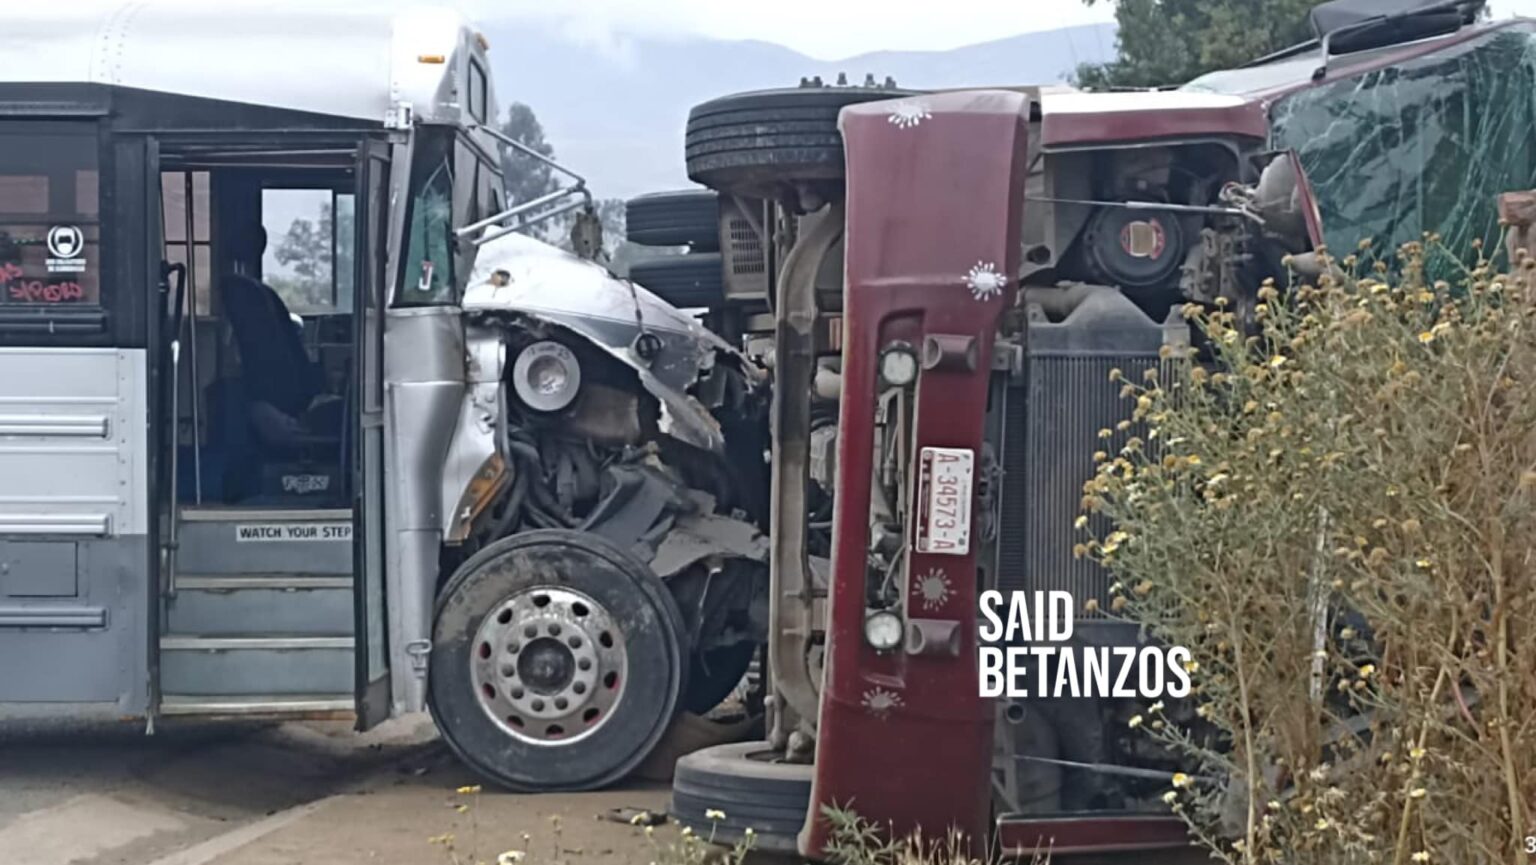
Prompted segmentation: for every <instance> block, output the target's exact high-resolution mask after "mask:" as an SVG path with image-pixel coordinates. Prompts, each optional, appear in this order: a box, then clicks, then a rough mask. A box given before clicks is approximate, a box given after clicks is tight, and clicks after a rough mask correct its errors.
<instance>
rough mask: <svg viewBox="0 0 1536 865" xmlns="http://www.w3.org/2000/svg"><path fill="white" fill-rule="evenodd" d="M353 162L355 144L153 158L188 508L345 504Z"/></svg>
mask: <svg viewBox="0 0 1536 865" xmlns="http://www.w3.org/2000/svg"><path fill="white" fill-rule="evenodd" d="M328 156H329V157H331V158H329V159H328V158H327V157H328ZM253 163H254V164H253ZM354 164H355V152H354V151H352V150H350V149H348V150H345V151H335V152H334V153H331V154H327V153H326V152H324V151H318V152H314V151H312V152H308V153H294V154H281V153H241V154H238V155H236V154H220V153H217V152H207V151H203V152H199V151H188V152H185V153H176V152H167V153H164V154H163V155H162V170H161V175H160V176H161V215H162V224H161V237H162V238H163V246H164V251H163V254H162V256H161V257H162V259H163V260H164V261H165V262H167V264H168V265H170V267H169V268H167V287H168V288H169V290H168V291H167V292H166V293H167V298H166V301H167V305H168V311H167V320H168V321H170V322H172V323H173V325H172V332H174V333H176V334H177V340H178V349H177V352H176V353H177V357H176V360H175V366H176V367H177V380H176V389H177V393H176V394H175V396H174V398H173V399H172V400H171V401H170V404H171V405H172V406H174V410H175V413H176V424H175V427H174V428H175V430H176V433H175V435H176V439H177V459H176V466H177V470H176V474H177V477H176V487H175V493H176V497H177V500H178V501H179V502H180V504H181V505H182V506H183V507H186V506H193V507H198V508H212V509H217V508H265V509H272V508H278V509H312V508H333V509H334V508H350V506H351V502H350V494H351V490H350V486H351V483H350V472H348V471H346V470H345V467H346V466H347V465H348V464H349V459H348V446H349V439H350V438H351V437H350V436H349V435H348V430H349V429H350V428H351V424H349V423H347V422H346V421H347V418H348V415H349V409H350V402H351V400H350V397H349V394H350V393H351V382H352V373H353V370H354V369H355V360H356V358H355V353H356V350H357V336H356V328H355V327H354V318H353V315H352V312H353V308H354V304H355V302H356V298H355V297H354V294H355V291H354V288H355V246H356V243H355V241H356V230H355V225H356V213H357V210H356V191H355V178H354V176H353V175H354V173H355V171H354ZM177 325H179V326H177Z"/></svg>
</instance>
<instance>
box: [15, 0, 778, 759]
mask: <svg viewBox="0 0 1536 865" xmlns="http://www.w3.org/2000/svg"><path fill="white" fill-rule="evenodd" d="M488 52H489V45H488V42H487V40H486V39H485V38H484V37H483V36H482V35H481V34H480V33H479V32H477V31H476V30H475V29H474V27H473V26H471V25H470V24H469V23H468V22H466V21H465V20H463V19H462V18H460V17H459V16H458V15H457V14H456V13H453V12H449V11H445V10H440V9H432V8H421V9H410V10H404V11H399V12H393V11H390V12H385V11H378V10H372V11H358V10H357V9H356V8H355V7H354V8H352V9H346V8H337V9H333V8H327V7H326V5H325V4H294V3H288V4H285V3H264V4H262V5H260V6H259V7H257V6H240V5H229V6H226V5H225V4H219V6H218V8H217V9H212V8H208V7H206V6H203V7H201V8H199V7H193V6H190V5H185V4H182V5H177V4H174V3H145V2H127V3H122V4H120V5H118V6H116V7H114V8H108V9H104V10H98V11H90V12H82V11H79V10H69V9H63V8H54V7H48V8H45V7H41V6H39V7H34V8H32V9H29V10H19V11H13V12H11V13H8V15H7V20H6V26H5V28H4V30H3V32H0V716H5V717H35V718H108V719H111V718H128V719H142V720H143V721H144V722H145V724H146V726H147V728H148V729H149V730H151V731H152V730H153V729H154V727H155V724H156V722H157V721H159V720H160V719H163V718H167V717H176V716H198V717H221V718H228V717H243V718H253V717H263V718H297V717H307V718H314V717H333V716H348V717H355V718H356V721H357V726H358V727H359V728H360V729H361V728H367V727H370V726H373V725H375V724H377V723H379V722H381V721H383V720H384V719H387V718H389V717H392V716H397V715H402V714H406V713H411V712H418V711H421V710H423V709H424V708H428V707H429V705H430V708H431V710H432V712H433V715H434V717H435V718H436V720H437V722H438V725H439V727H440V729H441V730H442V732H443V734H444V738H445V739H446V740H447V741H448V743H449V744H450V745H451V746H452V747H453V748H454V750H455V751H456V752H458V753H459V754H460V755H461V756H463V757H464V758H465V759H466V760H467V761H468V762H469V763H470V764H471V765H473V766H474V767H475V768H476V769H478V770H480V771H481V772H483V773H485V774H486V775H487V776H489V777H492V778H494V779H496V780H497V781H499V782H501V783H503V784H505V785H507V786H511V787H514V788H520V789H579V788H587V787H592V786H599V785H601V784H604V783H607V782H609V781H611V780H613V779H614V778H617V777H620V776H622V775H623V774H624V773H626V772H628V771H629V770H630V769H632V768H633V767H634V766H635V765H636V764H637V763H638V762H639V761H640V760H642V759H643V758H644V757H645V756H646V754H647V753H648V752H649V750H650V748H651V747H653V746H654V745H655V743H656V741H657V740H658V739H659V738H660V737H661V735H662V734H663V733H664V732H665V730H666V727H667V725H668V724H669V723H670V722H671V720H672V718H673V716H674V715H675V714H676V713H677V712H678V711H681V710H686V709H692V710H695V711H703V710H705V709H707V708H708V707H709V706H712V705H713V704H714V703H718V702H719V701H720V699H721V698H722V697H723V696H724V695H725V694H726V693H728V692H729V691H730V690H731V689H732V688H733V687H735V685H736V684H737V683H738V682H739V681H740V679H741V676H742V673H743V672H744V671H745V669H746V667H747V664H748V663H749V662H750V660H751V653H752V650H753V647H754V646H755V645H756V642H758V641H760V640H761V633H762V630H761V625H757V626H754V624H753V619H752V603H751V599H752V597H754V593H756V594H760V589H759V588H758V587H760V586H761V585H762V580H763V573H764V569H765V568H766V553H765V551H764V547H763V541H762V533H761V531H760V529H759V522H757V521H755V519H756V518H755V517H754V516H753V515H754V514H760V513H762V511H763V507H764V501H763V500H764V499H765V498H766V493H765V492H763V490H765V489H766V486H765V485H764V484H763V483H761V482H760V480H759V476H765V471H766V470H765V468H764V466H763V461H762V458H761V454H762V449H761V444H760V443H754V442H753V440H752V436H751V435H748V434H742V435H737V434H736V432H734V431H736V430H751V429H753V428H755V427H754V425H755V424H756V421H755V420H754V418H756V417H758V416H759V415H760V413H761V406H762V405H763V403H764V399H765V396H764V395H765V393H766V391H765V388H764V384H763V377H762V375H761V373H760V371H758V370H757V369H756V367H755V366H754V365H752V364H750V363H748V362H746V360H745V358H744V357H743V356H742V355H740V354H739V353H737V352H736V351H734V350H733V349H731V348H730V347H728V346H726V345H725V344H724V343H722V342H720V341H719V340H718V339H715V338H713V337H712V336H711V335H710V334H708V333H707V332H706V331H704V330H703V329H702V328H701V327H700V325H699V324H698V322H697V321H696V320H695V319H693V318H692V317H690V316H687V315H684V314H683V313H681V312H679V311H678V310H676V309H674V308H672V307H671V306H669V305H667V304H666V303H664V302H662V301H661V300H659V299H658V298H657V297H655V296H654V295H652V294H650V293H649V292H647V291H645V290H644V289H641V288H639V287H637V286H634V285H631V284H629V283H627V282H623V281H621V280H618V279H615V278H614V277H612V276H611V275H610V274H609V273H608V271H607V270H606V269H605V268H604V267H603V266H602V265H601V264H599V263H596V262H595V261H593V260H591V258H592V256H593V255H594V254H595V253H593V250H595V249H597V248H600V247H601V244H600V243H596V244H594V243H592V238H593V235H594V232H595V231H596V230H597V220H596V218H595V215H594V214H593V209H592V205H591V195H590V192H589V191H588V190H587V189H586V186H585V182H584V181H583V180H582V179H581V178H580V177H578V176H576V175H573V174H570V173H569V172H568V171H566V170H565V169H563V168H560V167H559V166H557V165H553V166H552V167H551V170H552V171H557V172H558V175H557V176H561V177H567V178H569V182H568V183H566V184H565V185H563V186H561V187H560V188H559V189H557V190H556V191H555V192H552V193H551V194H549V195H546V196H541V197H540V198H538V199H536V200H534V201H524V202H507V201H506V200H505V193H504V179H503V175H504V170H505V169H504V167H503V164H504V156H505V154H507V153H510V152H521V153H523V155H524V156H525V157H527V158H542V157H538V156H537V154H531V153H528V152H527V151H526V148H521V146H520V145H519V144H518V143H517V142H516V141H514V140H511V139H509V138H507V137H506V136H505V135H503V134H501V133H500V132H499V131H497V129H496V128H495V127H496V117H497V102H496V97H495V92H494V88H493V86H492V79H491V74H490V61H489V53H488ZM558 215H567V216H570V215H574V216H573V219H574V221H573V225H574V227H573V229H572V239H573V240H572V242H573V244H574V248H575V249H576V250H577V251H578V252H580V251H585V252H586V256H585V257H584V256H583V255H578V254H575V253H572V252H567V251H563V250H561V249H557V248H555V247H553V246H550V245H547V244H545V243H543V242H541V241H539V240H536V239H534V238H533V237H531V236H529V233H528V232H527V231H525V230H524V229H529V228H530V227H533V226H534V225H535V224H536V223H537V222H538V221H540V220H545V221H546V222H547V221H548V220H550V219H551V218H552V217H555V216H558ZM737 440H739V441H741V442H742V443H743V444H741V445H740V446H738V445H736V444H734V443H733V442H735V441H737ZM742 448H746V450H743V449H742ZM753 448H755V449H756V450H755V455H756V459H755V460H754V458H753V454H754V451H753V450H752V449H753ZM429 673H430V675H429Z"/></svg>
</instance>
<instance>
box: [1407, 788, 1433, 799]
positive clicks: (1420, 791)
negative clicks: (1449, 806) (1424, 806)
mask: <svg viewBox="0 0 1536 865" xmlns="http://www.w3.org/2000/svg"><path fill="white" fill-rule="evenodd" d="M1427 795H1429V791H1428V790H1425V789H1424V788H1423V787H1414V788H1413V789H1412V790H1409V791H1408V798H1409V799H1423V798H1424V797H1425V796H1427Z"/></svg>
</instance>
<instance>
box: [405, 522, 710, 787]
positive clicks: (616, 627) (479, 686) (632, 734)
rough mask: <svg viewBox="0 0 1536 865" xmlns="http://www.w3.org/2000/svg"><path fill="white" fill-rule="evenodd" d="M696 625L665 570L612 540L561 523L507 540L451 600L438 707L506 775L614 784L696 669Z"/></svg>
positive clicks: (469, 573) (513, 780)
mask: <svg viewBox="0 0 1536 865" xmlns="http://www.w3.org/2000/svg"><path fill="white" fill-rule="evenodd" d="M684 633H685V632H684V628H683V618H682V614H681V613H680V612H679V611H678V609H677V604H676V602H675V601H674V600H673V599H672V595H671V594H670V593H669V592H668V591H667V588H666V586H665V585H664V584H663V583H662V582H661V580H660V579H659V578H658V577H657V576H656V575H655V574H654V573H652V572H651V570H650V568H648V567H646V566H645V565H644V564H642V563H640V562H639V561H637V560H635V559H634V558H633V557H632V556H630V555H629V554H628V553H625V552H624V551H622V550H620V549H619V548H618V547H616V546H614V545H612V544H610V543H608V542H607V541H604V540H602V539H600V538H597V537H595V536H592V535H588V534H582V533H579V532H573V531H567V530H561V529H550V530H539V531H532V532H526V533H523V534H520V535H515V536H513V537H510V538H506V539H503V540H500V541H497V542H496V543H494V544H491V545H490V546H488V547H486V548H485V549H484V550H481V551H480V552H479V553H476V554H475V555H474V556H473V557H471V558H470V559H469V560H468V561H466V562H465V563H464V564H463V565H462V566H461V567H460V568H459V570H458V571H457V572H456V573H455V574H454V576H453V578H452V579H450V580H449V581H448V584H447V586H446V587H444V589H443V592H442V595H441V597H440V599H439V601H438V607H437V618H436V622H435V625H434V628H433V641H432V643H433V644H432V652H431V655H430V661H429V668H428V683H427V684H428V689H429V695H430V705H431V709H432V716H433V719H434V720H435V721H436V722H437V726H438V729H439V730H440V731H441V732H442V734H443V739H444V740H445V741H446V742H447V743H448V745H449V747H451V748H452V749H453V751H454V753H456V754H458V756H459V757H460V758H461V759H463V760H464V762H466V763H468V764H469V765H470V767H472V768H473V769H475V770H476V771H477V772H479V773H480V774H481V775H484V776H485V777H486V778H487V779H488V780H490V781H493V782H495V783H497V784H501V785H503V786H506V787H509V788H511V789H513V790H520V791H530V792H533V791H554V790H591V789H596V788H599V787H603V786H606V785H608V784H611V783H613V782H615V781H618V780H620V779H621V778H623V777H624V776H625V775H627V774H629V772H630V771H631V770H633V769H634V768H635V766H636V765H638V764H639V763H640V762H641V761H642V760H644V759H645V757H646V755H647V754H649V753H650V752H651V750H652V749H653V748H654V747H655V746H656V743H657V742H658V741H660V739H661V737H662V735H663V734H664V733H665V732H666V729H667V726H668V724H670V723H671V721H672V716H673V714H674V712H675V711H676V709H677V704H678V699H679V696H680V694H681V693H682V691H683V688H684V687H685V680H686V676H687V671H686V668H685V667H684V666H683V657H684V651H683V639H684V636H683V635H684Z"/></svg>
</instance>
